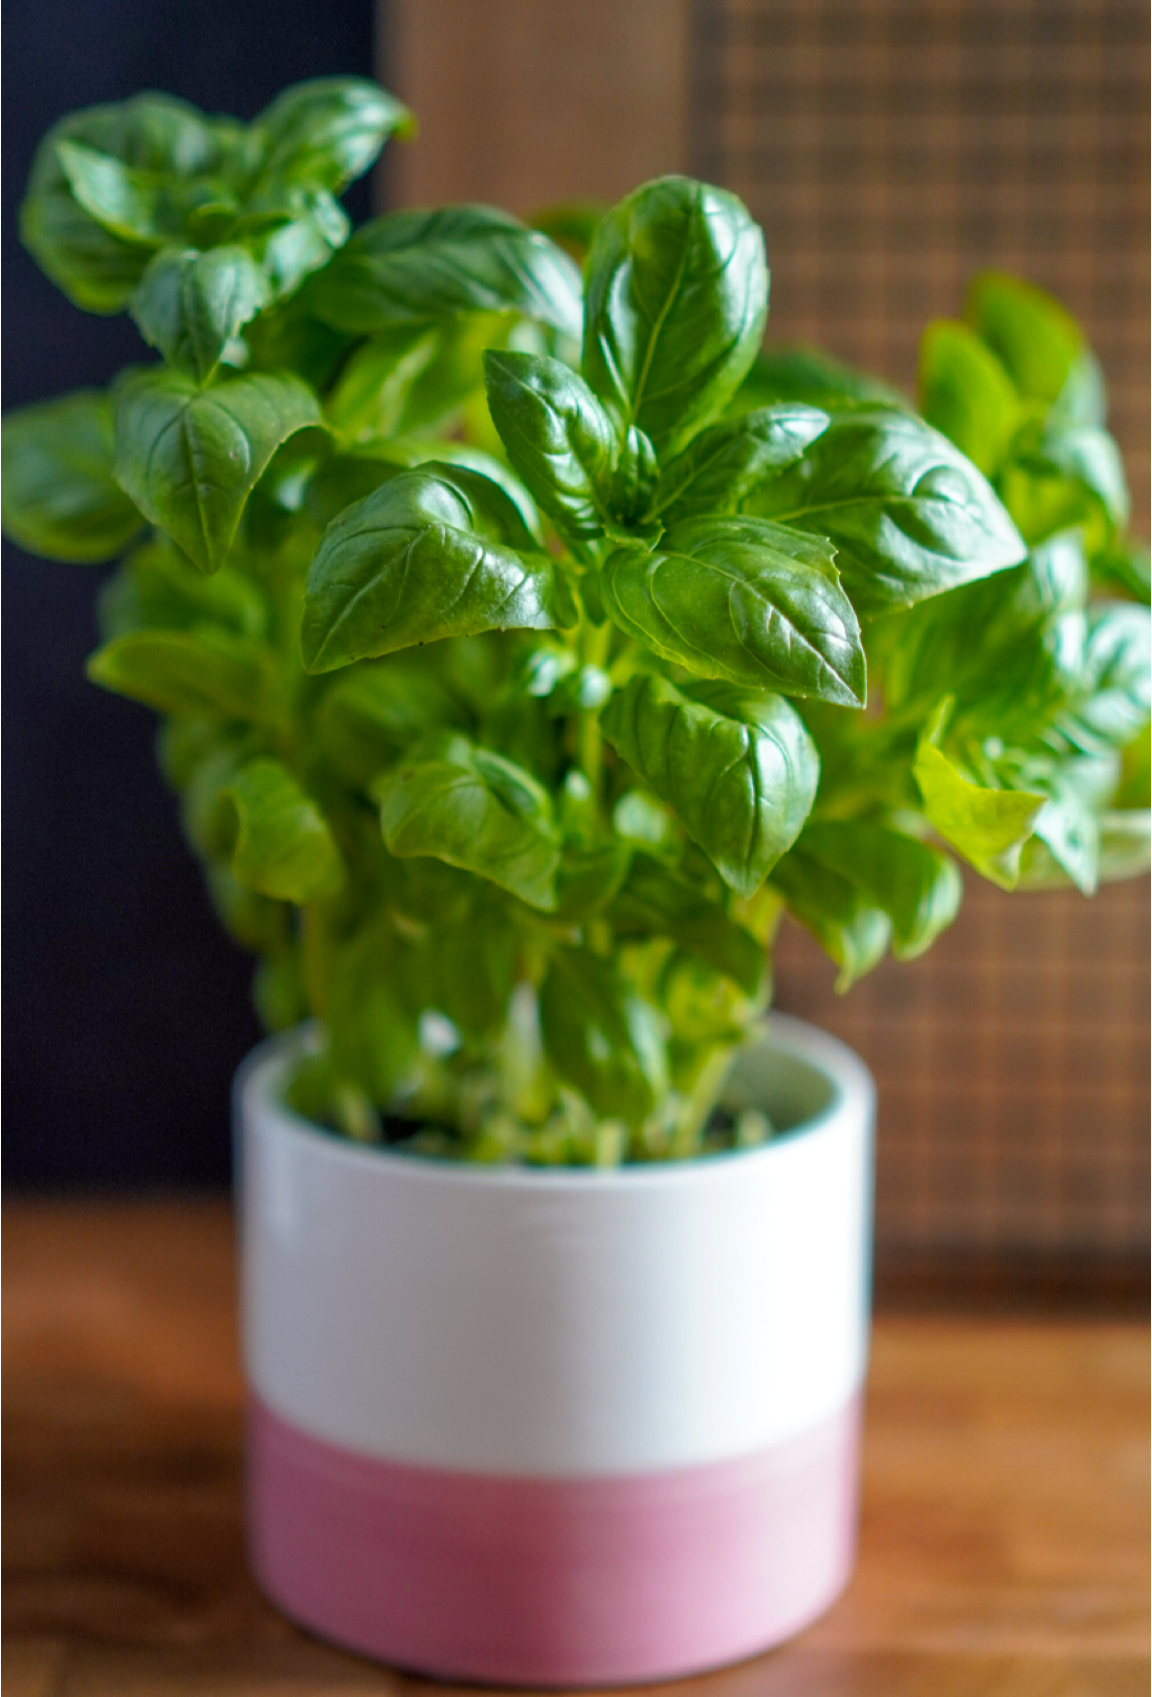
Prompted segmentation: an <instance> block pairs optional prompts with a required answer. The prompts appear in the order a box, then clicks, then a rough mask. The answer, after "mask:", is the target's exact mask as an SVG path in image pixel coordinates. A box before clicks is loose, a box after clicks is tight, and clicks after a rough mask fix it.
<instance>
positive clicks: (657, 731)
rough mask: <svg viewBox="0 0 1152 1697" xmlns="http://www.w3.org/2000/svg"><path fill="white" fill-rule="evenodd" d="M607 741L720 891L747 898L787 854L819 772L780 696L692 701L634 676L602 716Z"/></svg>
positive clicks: (735, 693)
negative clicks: (676, 823)
mask: <svg viewBox="0 0 1152 1697" xmlns="http://www.w3.org/2000/svg"><path fill="white" fill-rule="evenodd" d="M600 722H601V725H602V726H603V729H604V735H605V736H606V737H607V739H608V741H609V742H610V743H611V744H612V746H613V748H615V749H616V750H617V751H618V753H620V754H621V755H622V756H623V757H624V759H625V760H626V761H627V762H628V764H629V766H631V767H632V770H633V771H634V772H636V773H637V775H638V776H639V777H641V778H643V779H644V781H645V783H647V784H648V785H649V786H650V788H651V789H653V790H655V792H656V794H657V795H658V796H659V797H660V799H661V800H662V801H664V802H666V803H667V804H668V806H669V807H670V808H671V809H672V811H673V812H674V813H675V814H676V817H677V818H678V819H679V820H680V822H681V824H682V825H683V826H684V829H685V830H686V831H687V832H688V835H689V836H690V837H691V838H692V840H693V841H694V842H696V843H699V845H700V847H701V848H702V849H703V850H704V852H705V854H706V855H708V857H709V859H710V860H711V861H712V864H713V865H714V866H715V867H716V870H717V871H718V872H719V873H720V875H721V877H722V878H723V879H724V881H725V883H727V884H729V885H731V887H732V888H733V889H734V890H736V891H738V892H739V894H740V895H744V896H750V895H752V894H753V893H754V892H755V891H756V890H758V889H759V887H760V885H761V884H762V883H763V882H764V879H765V878H766V877H767V875H768V873H769V872H770V871H771V869H772V867H773V866H774V865H775V864H776V862H777V861H778V860H779V858H780V856H781V855H782V854H784V852H785V851H786V850H787V849H789V848H790V847H791V845H792V844H793V843H794V842H795V840H796V838H797V836H798V835H799V833H800V829H801V827H802V826H803V824H804V821H805V819H806V818H807V817H808V814H809V812H810V811H811V808H812V803H813V800H814V799H815V795H816V784H817V780H818V778H819V774H820V763H819V757H818V756H817V753H816V748H815V744H814V743H813V742H812V739H811V738H810V737H809V735H808V733H807V731H806V730H805V729H804V726H803V724H802V722H801V720H800V719H799V717H798V716H797V714H796V713H795V712H794V711H793V709H792V708H791V707H790V706H789V705H788V703H787V702H786V701H784V700H783V699H782V698H781V697H780V696H778V695H754V694H753V693H752V692H751V691H743V692H741V691H740V690H738V689H736V688H733V687H732V686H730V685H729V686H721V687H720V689H719V690H718V691H716V690H714V691H713V692H712V693H711V695H710V696H708V697H707V698H706V699H705V700H703V701H701V700H692V699H690V698H689V696H688V695H686V694H683V693H682V692H681V691H680V690H678V689H675V688H673V686H672V685H671V684H670V683H667V682H665V680H664V679H663V678H656V677H651V676H640V677H634V678H632V679H631V680H630V682H629V683H628V684H627V686H626V687H625V688H624V689H623V690H619V691H617V693H616V694H615V695H614V696H613V697H612V700H611V701H610V702H609V704H608V706H607V707H606V708H605V710H604V712H603V713H602V715H601V720H600Z"/></svg>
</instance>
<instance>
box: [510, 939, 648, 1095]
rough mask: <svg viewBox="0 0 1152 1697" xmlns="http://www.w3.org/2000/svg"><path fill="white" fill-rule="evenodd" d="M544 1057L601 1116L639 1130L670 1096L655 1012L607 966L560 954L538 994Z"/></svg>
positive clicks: (582, 953)
mask: <svg viewBox="0 0 1152 1697" xmlns="http://www.w3.org/2000/svg"><path fill="white" fill-rule="evenodd" d="M540 1027H541V1031H542V1034H543V1038H544V1050H545V1053H546V1054H547V1056H548V1059H549V1061H550V1062H551V1063H552V1066H553V1067H554V1068H555V1070H556V1072H557V1073H558V1074H559V1075H560V1077H561V1078H562V1079H564V1080H566V1081H567V1082H568V1083H569V1084H574V1085H575V1086H576V1088H577V1089H578V1090H579V1091H581V1092H582V1093H583V1094H584V1096H586V1097H587V1099H588V1101H589V1102H590V1103H591V1104H592V1107H593V1108H594V1109H595V1110H596V1112H597V1113H598V1114H601V1115H604V1116H605V1117H610V1118H612V1119H622V1120H624V1121H626V1122H627V1123H628V1124H629V1125H639V1124H640V1122H641V1121H642V1120H643V1119H644V1118H645V1117H646V1115H648V1114H649V1113H651V1111H652V1109H653V1108H654V1107H655V1106H656V1104H657V1103H658V1102H659V1101H660V1099H661V1097H662V1096H663V1095H664V1093H665V1091H666V1089H667V1077H668V1074H667V1059H666V1055H665V1047H664V1037H663V1033H662V1031H661V1029H660V1022H659V1019H658V1016H657V1015H656V1013H655V1011H654V1010H653V1009H652V1008H650V1007H649V1006H648V1004H647V1003H646V1002H643V1001H641V999H640V998H639V996H637V995H636V993H635V991H634V990H632V989H631V987H630V986H629V985H628V983H627V982H626V980H625V979H623V978H622V977H621V975H620V974H619V973H618V972H617V970H616V969H615V967H613V966H612V965H611V964H610V963H609V962H608V961H604V960H600V959H598V958H597V956H595V955H593V954H590V953H589V952H588V950H587V949H569V948H560V949H557V950H556V951H555V952H554V954H553V956H552V959H551V962H550V963H549V968H548V976H547V977H546V978H545V980H544V984H543V986H542V988H541V991H540Z"/></svg>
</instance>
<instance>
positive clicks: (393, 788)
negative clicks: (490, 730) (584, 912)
mask: <svg viewBox="0 0 1152 1697" xmlns="http://www.w3.org/2000/svg"><path fill="white" fill-rule="evenodd" d="M378 794H379V796H380V822H381V826H382V829H383V832H384V841H385V843H386V845H387V848H388V852H389V853H390V854H394V855H397V856H400V857H401V858H406V857H408V856H411V855H432V856H435V858H436V859H438V860H445V861H447V862H448V864H449V866H458V867H460V868H461V869H462V870H463V871H465V872H475V873H477V874H478V875H479V876H480V877H482V878H488V879H490V880H491V881H492V883H494V884H498V885H499V886H500V887H501V889H504V890H509V891H511V893H512V894H513V895H514V896H519V898H520V900H521V901H524V902H527V903H528V905H529V906H530V907H536V908H542V909H544V910H545V911H547V910H549V909H551V908H553V907H554V906H555V904H556V869H557V867H558V865H559V862H560V846H559V836H558V833H557V831H556V826H555V823H554V821H553V818H552V805H551V801H550V799H549V797H548V793H547V791H546V790H544V789H542V788H541V786H540V785H539V784H538V783H537V782H536V780H535V778H533V777H531V775H530V774H529V773H527V772H525V771H524V770H523V768H522V767H519V766H515V765H513V763H512V762H511V761H510V760H505V759H504V758H503V757H502V756H501V755H498V754H493V753H492V752H491V751H490V750H488V749H484V748H477V747H476V746H475V745H473V744H472V743H470V742H469V741H468V739H467V737H464V736H450V737H442V738H440V739H436V740H434V741H431V742H429V743H428V744H426V745H418V746H417V748H416V749H414V750H413V752H412V755H411V756H410V757H409V758H408V759H407V760H405V761H403V762H402V763H401V764H400V765H399V766H397V767H396V768H395V769H394V770H393V771H392V772H390V773H388V774H387V775H386V776H385V777H384V778H383V779H382V780H381V781H380V784H379V786H378Z"/></svg>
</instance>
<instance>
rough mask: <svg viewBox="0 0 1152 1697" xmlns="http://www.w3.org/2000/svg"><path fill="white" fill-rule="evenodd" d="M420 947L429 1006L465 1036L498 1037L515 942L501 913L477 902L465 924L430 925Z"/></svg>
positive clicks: (509, 992) (510, 985)
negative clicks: (425, 957)
mask: <svg viewBox="0 0 1152 1697" xmlns="http://www.w3.org/2000/svg"><path fill="white" fill-rule="evenodd" d="M425 947H426V949H427V952H428V957H429V967H430V969H431V970H430V973H429V977H430V980H431V983H430V990H431V997H430V1000H431V1003H432V1005H433V1006H434V1007H436V1008H438V1009H439V1010H440V1011H441V1012H442V1013H445V1014H447V1016H448V1018H449V1019H450V1020H451V1021H452V1023H453V1025H455V1026H457V1027H458V1028H459V1030H461V1031H463V1032H464V1033H465V1034H466V1035H467V1036H470V1037H473V1038H484V1037H490V1036H494V1035H495V1034H496V1033H497V1032H499V1030H500V1029H501V1027H502V1026H503V1024H504V1021H505V1019H506V1017H507V1013H508V1002H509V1000H510V998H511V995H512V990H513V987H514V984H515V977H516V937H515V934H514V932H513V931H512V929H511V927H510V926H509V924H508V920H507V916H506V914H504V913H503V912H501V911H500V909H499V908H495V909H493V906H492V903H491V901H488V900H487V899H486V898H485V899H482V900H481V901H480V902H478V903H476V904H474V905H473V906H472V908H471V909H470V910H469V912H468V914H467V917H466V920H465V921H464V923H462V924H453V925H436V926H433V927H432V928H431V929H430V931H429V933H428V938H427V942H426V945H425Z"/></svg>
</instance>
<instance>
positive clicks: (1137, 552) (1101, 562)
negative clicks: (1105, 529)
mask: <svg viewBox="0 0 1152 1697" xmlns="http://www.w3.org/2000/svg"><path fill="white" fill-rule="evenodd" d="M1092 576H1093V577H1094V578H1095V580H1096V582H1097V583H1099V584H1101V585H1103V587H1104V588H1106V589H1112V590H1116V589H1119V590H1121V591H1122V592H1123V593H1124V594H1125V595H1130V596H1131V597H1132V599H1133V601H1142V602H1143V603H1144V605H1145V607H1147V605H1148V603H1149V601H1150V600H1152V556H1150V555H1149V552H1148V549H1147V548H1146V547H1145V546H1144V544H1143V543H1142V542H1137V541H1136V539H1135V537H1132V536H1126V537H1124V538H1123V539H1121V540H1117V541H1113V542H1112V543H1111V544H1110V545H1109V546H1108V547H1106V548H1105V549H1103V550H1102V551H1101V552H1100V553H1099V554H1095V555H1093V558H1092Z"/></svg>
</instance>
